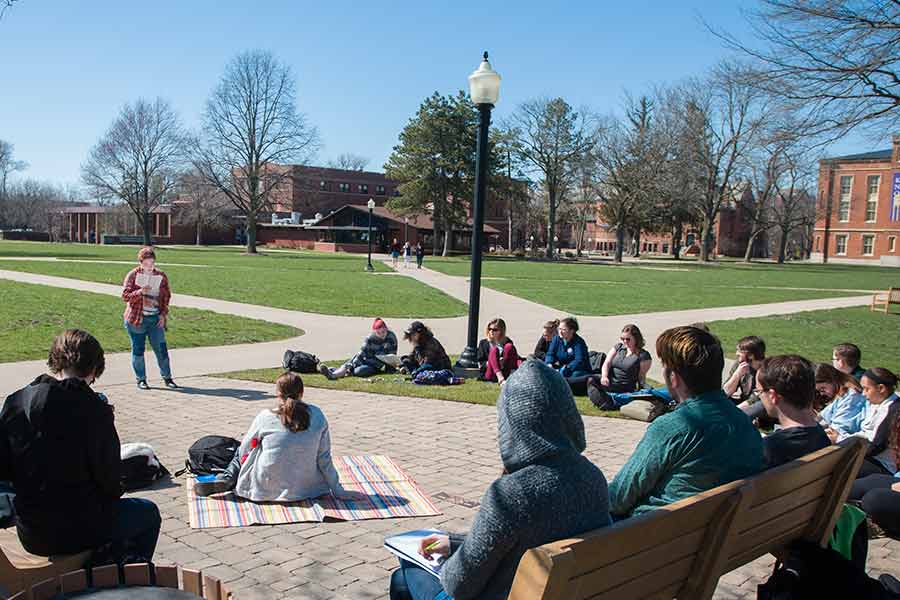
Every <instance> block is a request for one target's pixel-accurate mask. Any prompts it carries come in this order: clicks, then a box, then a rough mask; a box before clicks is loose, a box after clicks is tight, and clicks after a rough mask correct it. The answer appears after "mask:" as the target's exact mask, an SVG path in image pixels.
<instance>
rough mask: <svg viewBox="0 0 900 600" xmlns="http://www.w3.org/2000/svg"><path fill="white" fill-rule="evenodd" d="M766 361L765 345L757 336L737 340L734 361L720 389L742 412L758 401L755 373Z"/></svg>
mask: <svg viewBox="0 0 900 600" xmlns="http://www.w3.org/2000/svg"><path fill="white" fill-rule="evenodd" d="M765 359H766V343H765V342H764V341H763V339H762V338H761V337H759V336H755V335H748V336H747V337H742V338H741V339H739V340H738V343H737V348H736V349H735V361H734V362H733V363H732V364H731V370H730V371H729V372H728V377H727V378H726V380H725V383H724V384H722V389H723V390H725V395H727V396H728V397H729V398H731V401H732V402H734V403H735V404H737V405H738V406H739V407H740V408H741V409H742V410H743V409H744V408H747V407H748V406H749V405H751V404H754V403H755V402H757V401H758V400H759V398H758V397H757V396H755V392H756V371H757V370H759V368H760V367H761V366H762V362H763V361H764V360H765Z"/></svg>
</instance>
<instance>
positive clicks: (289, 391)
mask: <svg viewBox="0 0 900 600" xmlns="http://www.w3.org/2000/svg"><path fill="white" fill-rule="evenodd" d="M275 390H276V391H277V392H278V399H279V401H280V404H279V405H278V408H276V409H275V414H277V415H278V416H279V417H281V424H282V425H284V426H285V427H286V428H287V429H288V430H290V431H292V432H293V433H297V432H298V431H306V430H307V429H308V428H309V405H307V404H306V402H304V401H303V380H302V379H301V378H300V376H299V375H297V374H296V373H284V374H282V375H281V376H280V377H279V378H278V379H277V380H275Z"/></svg>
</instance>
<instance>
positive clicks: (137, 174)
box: [81, 98, 185, 246]
mask: <svg viewBox="0 0 900 600" xmlns="http://www.w3.org/2000/svg"><path fill="white" fill-rule="evenodd" d="M184 158H185V133H184V129H183V128H182V126H181V121H180V119H179V118H178V115H177V114H176V113H175V110H174V109H173V108H172V107H171V105H170V104H169V103H168V102H167V101H165V100H163V99H162V98H157V99H156V100H153V101H149V100H144V99H140V100H138V101H136V102H135V103H133V104H126V105H125V106H124V107H123V108H122V110H121V111H120V112H119V115H118V116H117V117H116V119H115V120H114V121H113V124H112V126H111V127H110V128H109V130H108V131H107V132H106V133H105V134H104V135H103V137H101V138H100V141H99V142H97V144H96V145H95V146H94V147H93V148H92V149H91V153H90V155H89V156H88V160H87V162H86V163H84V164H83V165H82V167H81V177H82V180H83V181H84V183H85V185H86V186H87V187H88V188H89V189H90V190H91V191H92V192H93V193H94V194H95V195H96V196H97V197H99V198H103V199H107V200H109V199H117V200H121V201H123V202H125V203H126V204H127V205H128V208H129V209H131V212H133V213H134V215H135V216H136V217H137V220H138V223H140V226H141V230H142V232H143V236H144V244H146V245H148V246H149V245H150V244H152V237H151V235H152V231H153V230H152V227H151V221H150V215H151V213H152V211H153V210H154V209H155V208H156V207H158V206H159V205H161V204H164V203H165V202H166V201H167V200H168V199H169V197H170V195H171V193H172V191H173V190H174V189H175V185H176V183H177V174H178V172H179V170H180V169H181V167H182V165H183V163H184Z"/></svg>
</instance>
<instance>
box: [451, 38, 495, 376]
mask: <svg viewBox="0 0 900 600" xmlns="http://www.w3.org/2000/svg"><path fill="white" fill-rule="evenodd" d="M469 96H470V97H471V98H472V102H473V103H474V104H475V105H476V106H477V107H478V115H479V121H478V146H477V149H476V153H475V199H474V208H473V210H472V268H471V270H470V273H469V331H468V337H467V339H466V348H465V350H463V351H462V354H461V355H460V357H459V360H458V361H457V363H456V366H458V367H462V368H464V369H476V368H478V359H477V355H478V352H477V346H476V344H477V343H478V309H479V307H480V306H479V305H480V303H481V246H482V239H483V236H484V231H483V230H484V194H485V189H486V187H487V161H488V128H489V127H490V125H491V109H493V108H494V105H495V104H497V99H498V98H499V97H500V75H499V74H498V73H497V72H496V71H495V70H494V69H493V68H491V63H489V62H488V53H487V52H485V53H484V58H483V59H482V61H481V64H480V65H478V69H476V70H475V72H474V73H472V74H471V75H469Z"/></svg>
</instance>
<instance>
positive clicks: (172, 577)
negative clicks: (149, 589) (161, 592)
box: [156, 567, 178, 590]
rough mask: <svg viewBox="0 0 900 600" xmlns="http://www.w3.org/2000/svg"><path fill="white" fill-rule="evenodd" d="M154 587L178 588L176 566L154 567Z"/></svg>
mask: <svg viewBox="0 0 900 600" xmlns="http://www.w3.org/2000/svg"><path fill="white" fill-rule="evenodd" d="M156 587H164V588H172V589H176V590H177V589H178V567H156Z"/></svg>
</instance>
